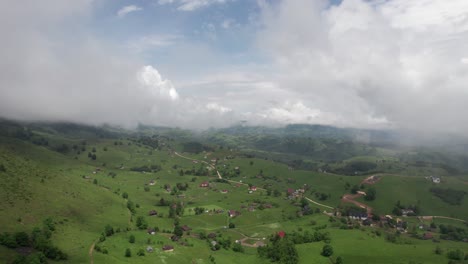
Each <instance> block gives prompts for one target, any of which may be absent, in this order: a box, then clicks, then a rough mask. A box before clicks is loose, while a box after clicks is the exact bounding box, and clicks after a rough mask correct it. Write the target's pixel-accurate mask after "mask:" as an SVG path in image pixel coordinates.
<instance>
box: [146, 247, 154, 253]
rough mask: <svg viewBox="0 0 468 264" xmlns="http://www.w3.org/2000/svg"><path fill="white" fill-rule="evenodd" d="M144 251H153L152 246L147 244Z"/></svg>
mask: <svg viewBox="0 0 468 264" xmlns="http://www.w3.org/2000/svg"><path fill="white" fill-rule="evenodd" d="M146 252H148V253H153V252H154V249H153V247H152V246H147V247H146Z"/></svg>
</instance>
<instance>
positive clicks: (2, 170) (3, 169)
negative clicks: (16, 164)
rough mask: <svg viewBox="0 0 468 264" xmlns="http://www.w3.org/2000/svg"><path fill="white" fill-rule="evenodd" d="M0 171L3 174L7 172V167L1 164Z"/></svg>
mask: <svg viewBox="0 0 468 264" xmlns="http://www.w3.org/2000/svg"><path fill="white" fill-rule="evenodd" d="M0 171H1V172H6V169H5V166H3V164H0Z"/></svg>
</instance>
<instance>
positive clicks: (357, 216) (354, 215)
mask: <svg viewBox="0 0 468 264" xmlns="http://www.w3.org/2000/svg"><path fill="white" fill-rule="evenodd" d="M348 217H349V218H350V219H353V220H362V221H364V220H367V213H365V212H349V215H348Z"/></svg>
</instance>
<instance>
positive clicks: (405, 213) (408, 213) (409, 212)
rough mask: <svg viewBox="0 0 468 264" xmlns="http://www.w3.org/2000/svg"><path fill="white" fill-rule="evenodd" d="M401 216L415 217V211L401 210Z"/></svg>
mask: <svg viewBox="0 0 468 264" xmlns="http://www.w3.org/2000/svg"><path fill="white" fill-rule="evenodd" d="M401 214H402V215H403V216H408V215H410V216H411V215H415V213H414V210H413V209H402V210H401Z"/></svg>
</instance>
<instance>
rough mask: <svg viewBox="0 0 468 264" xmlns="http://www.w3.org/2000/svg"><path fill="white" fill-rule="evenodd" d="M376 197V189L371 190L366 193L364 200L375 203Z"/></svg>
mask: <svg viewBox="0 0 468 264" xmlns="http://www.w3.org/2000/svg"><path fill="white" fill-rule="evenodd" d="M375 196H376V191H375V188H372V187H371V188H369V189H368V190H367V192H366V196H365V197H364V199H366V200H367V201H373V200H375Z"/></svg>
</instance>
